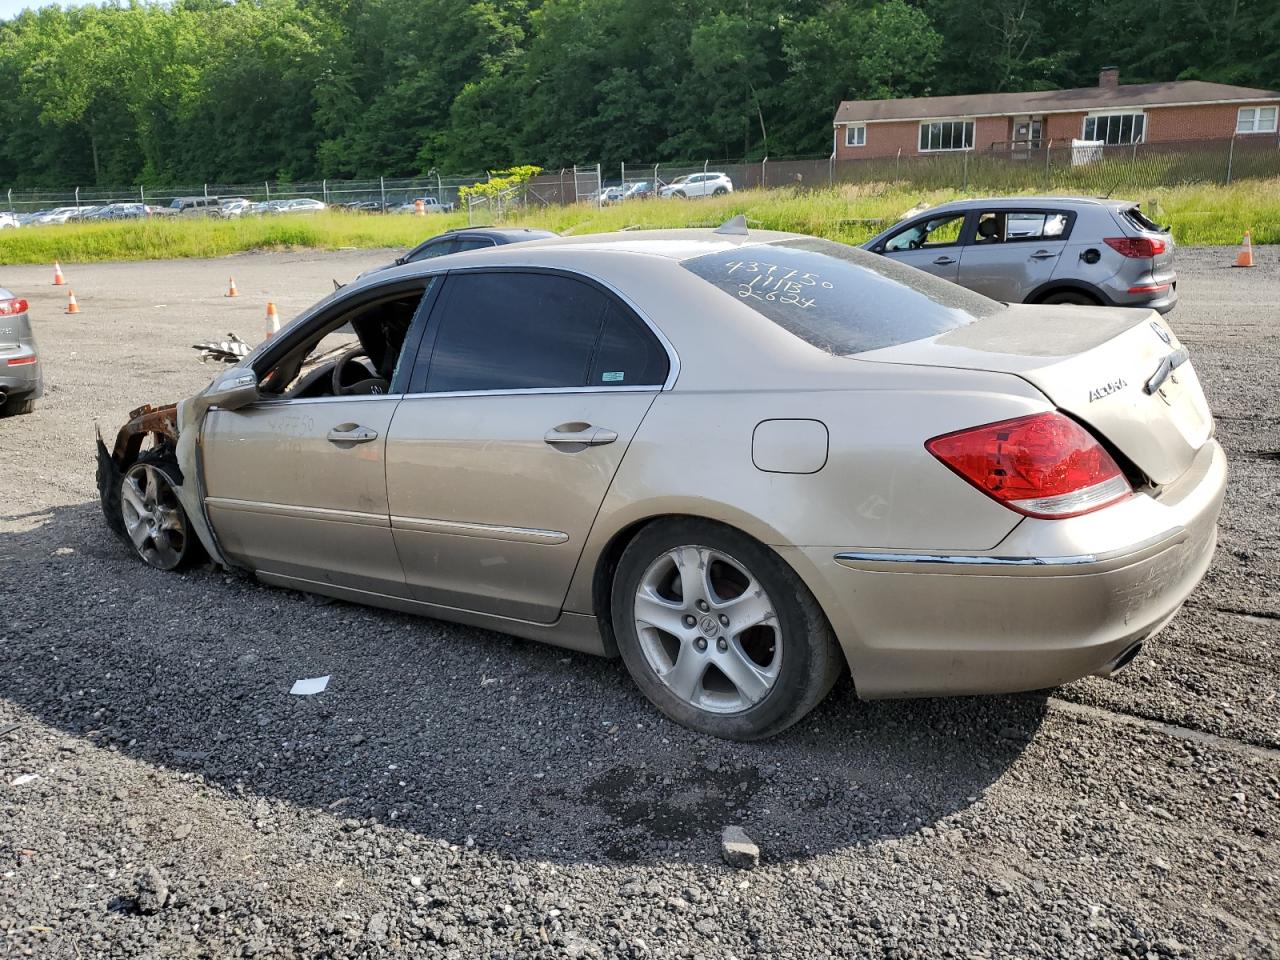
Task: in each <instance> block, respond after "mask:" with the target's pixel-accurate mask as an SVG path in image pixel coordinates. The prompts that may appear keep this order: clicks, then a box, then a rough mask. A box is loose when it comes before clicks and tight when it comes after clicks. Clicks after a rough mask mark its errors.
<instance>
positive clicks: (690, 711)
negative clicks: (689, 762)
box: [612, 519, 845, 740]
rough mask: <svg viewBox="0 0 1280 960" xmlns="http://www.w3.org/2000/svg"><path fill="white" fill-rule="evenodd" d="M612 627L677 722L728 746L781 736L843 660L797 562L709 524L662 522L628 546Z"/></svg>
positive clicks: (629, 661) (634, 671) (646, 689)
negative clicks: (792, 563)
mask: <svg viewBox="0 0 1280 960" xmlns="http://www.w3.org/2000/svg"><path fill="white" fill-rule="evenodd" d="M612 615H613V629H614V634H615V636H616V637H617V641H618V648H619V651H620V653H621V654H622V659H623V662H624V663H625V664H626V665H627V669H628V671H629V672H630V673H631V676H632V677H633V678H634V679H635V681H636V685H637V686H639V688H640V690H641V692H642V693H644V695H645V696H646V697H648V698H649V700H650V701H651V702H652V703H653V704H654V705H655V706H657V707H658V709H660V710H661V711H662V712H663V713H665V714H666V715H667V716H668V717H670V718H671V719H672V720H674V721H676V722H677V723H679V724H682V725H684V726H686V727H689V728H690V729H692V730H696V731H698V732H699V733H706V734H710V735H711V736H715V737H723V738H725V739H728V740H760V739H763V738H765V737H770V736H773V735H774V734H777V733H780V732H781V731H783V730H785V729H786V728H787V727H789V726H791V725H792V724H793V723H795V722H796V721H797V720H799V719H800V718H801V717H803V716H804V715H805V714H807V713H808V712H809V711H810V710H812V709H813V708H814V707H815V706H817V705H818V704H819V703H820V702H821V701H822V699H823V698H824V697H825V696H826V695H827V693H828V692H829V691H830V690H831V687H832V686H833V685H834V684H835V682H836V680H837V679H838V678H839V676H840V674H841V672H842V671H843V669H844V666H845V661H844V657H843V655H842V654H841V652H840V648H839V645H838V644H837V643H836V639H835V635H834V633H833V632H832V630H831V625H830V624H829V623H828V622H827V618H826V615H825V614H824V613H823V612H822V608H821V607H820V606H819V605H818V601H817V600H816V599H815V598H814V596H813V594H812V593H810V592H809V589H808V588H807V587H806V586H805V585H804V582H803V581H802V580H801V579H800V578H799V576H797V575H796V573H795V571H794V570H792V569H791V568H790V567H789V566H787V564H786V563H785V562H784V561H783V560H782V559H781V558H780V557H779V556H778V555H777V554H775V553H774V552H773V551H771V550H769V549H768V548H767V547H765V546H763V545H761V544H760V543H758V542H757V541H755V540H753V539H752V538H751V537H748V536H747V535H746V534H744V533H742V532H740V531H738V530H734V529H733V528H731V527H726V526H723V525H722V524H719V523H714V522H712V521H709V520H698V519H671V520H660V521H657V522H655V523H653V524H651V525H650V526H648V527H646V528H644V529H643V530H642V531H641V532H640V533H639V534H638V535H637V536H636V538H635V539H634V540H632V541H631V543H630V544H628V546H627V548H626V550H625V551H624V552H623V554H622V558H621V559H620V561H619V563H618V569H617V573H616V574H615V576H614V580H613V590H612Z"/></svg>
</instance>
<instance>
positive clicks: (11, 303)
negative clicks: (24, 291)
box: [0, 299, 27, 317]
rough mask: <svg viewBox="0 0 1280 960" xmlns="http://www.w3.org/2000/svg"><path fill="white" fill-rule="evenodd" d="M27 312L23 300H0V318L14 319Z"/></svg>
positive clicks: (25, 302) (25, 303)
mask: <svg viewBox="0 0 1280 960" xmlns="http://www.w3.org/2000/svg"><path fill="white" fill-rule="evenodd" d="M26 312H27V301H25V300H21V299H19V300H0V317H14V316H17V315H18V314H20V313H26Z"/></svg>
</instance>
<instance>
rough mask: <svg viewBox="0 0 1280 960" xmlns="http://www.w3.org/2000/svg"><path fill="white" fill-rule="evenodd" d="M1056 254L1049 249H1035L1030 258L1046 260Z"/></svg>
mask: <svg viewBox="0 0 1280 960" xmlns="http://www.w3.org/2000/svg"><path fill="white" fill-rule="evenodd" d="M1056 256H1057V254H1056V253H1054V252H1052V251H1051V250H1037V251H1036V252H1035V253H1033V254H1032V255H1031V259H1032V260H1048V259H1049V258H1051V257H1056Z"/></svg>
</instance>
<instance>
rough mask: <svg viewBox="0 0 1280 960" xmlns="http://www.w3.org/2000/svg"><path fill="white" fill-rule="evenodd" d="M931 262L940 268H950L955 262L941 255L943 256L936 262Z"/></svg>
mask: <svg viewBox="0 0 1280 960" xmlns="http://www.w3.org/2000/svg"><path fill="white" fill-rule="evenodd" d="M933 262H934V263H936V264H937V265H938V266H940V267H947V266H950V265H951V264H953V263H955V260H954V259H953V258H952V257H948V256H945V255H943V256H941V257H939V258H938V259H937V260H935V261H933Z"/></svg>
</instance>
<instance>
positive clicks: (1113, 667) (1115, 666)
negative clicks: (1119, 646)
mask: <svg viewBox="0 0 1280 960" xmlns="http://www.w3.org/2000/svg"><path fill="white" fill-rule="evenodd" d="M1141 652H1142V641H1141V640H1139V641H1138V642H1137V643H1135V644H1131V645H1130V646H1128V647H1126V648H1125V649H1124V652H1123V653H1121V654H1120V656H1118V657H1116V658H1115V659H1114V660H1112V661H1111V662H1110V663H1108V664H1107V665H1106V666H1104V667H1103V668H1102V669H1101V670H1098V671H1096V672H1095V673H1094V674H1093V675H1094V676H1095V677H1102V678H1104V679H1105V678H1107V677H1113V676H1115V675H1116V674H1117V673H1119V672H1120V671H1121V670H1123V669H1124V668H1125V667H1127V666H1128V665H1129V664H1130V663H1132V662H1133V659H1134V657H1136V656H1137V655H1138V654H1140V653H1141Z"/></svg>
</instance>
